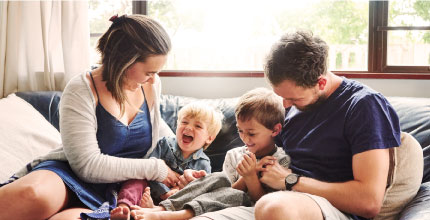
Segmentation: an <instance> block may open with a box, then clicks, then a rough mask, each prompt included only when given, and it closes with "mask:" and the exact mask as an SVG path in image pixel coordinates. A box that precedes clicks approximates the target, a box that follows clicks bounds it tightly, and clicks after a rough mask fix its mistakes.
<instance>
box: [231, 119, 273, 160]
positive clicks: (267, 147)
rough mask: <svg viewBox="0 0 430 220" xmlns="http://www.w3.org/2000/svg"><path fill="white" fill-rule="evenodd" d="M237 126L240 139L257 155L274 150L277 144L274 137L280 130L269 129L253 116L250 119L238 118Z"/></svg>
mask: <svg viewBox="0 0 430 220" xmlns="http://www.w3.org/2000/svg"><path fill="white" fill-rule="evenodd" d="M236 126H237V131H238V132H239V136H240V139H242V141H243V142H244V143H245V144H246V146H247V148H248V151H250V152H252V153H254V154H255V156H257V157H261V156H266V155H267V154H269V153H270V152H272V151H273V147H274V146H275V143H274V140H273V138H274V137H275V136H276V135H277V134H278V133H279V132H276V131H274V130H270V129H267V128H266V127H265V126H264V125H262V124H260V123H259V122H258V121H256V120H255V119H253V118H252V119H251V120H248V121H241V120H237V124H236Z"/></svg>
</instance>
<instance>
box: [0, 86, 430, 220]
mask: <svg viewBox="0 0 430 220" xmlns="http://www.w3.org/2000/svg"><path fill="white" fill-rule="evenodd" d="M60 98H61V92H17V93H16V94H13V95H11V97H7V98H3V99H0V111H1V112H2V114H0V120H1V122H0V123H1V124H0V132H4V131H5V130H7V129H8V128H4V127H5V126H14V127H12V130H13V129H21V128H20V126H24V125H25V126H27V127H28V126H30V128H27V129H26V130H25V131H24V132H23V133H22V134H21V135H22V137H21V138H19V136H18V137H17V136H16V134H15V135H12V136H10V135H8V134H4V133H0V138H1V140H4V139H13V140H12V142H13V144H9V145H17V146H12V147H10V146H6V147H10V149H16V148H23V149H21V150H20V151H19V154H23V155H20V156H19V158H25V159H21V160H18V161H17V160H16V159H15V158H16V157H17V155H13V153H12V154H10V153H9V154H8V155H7V156H6V155H3V154H0V155H2V156H0V163H10V162H7V161H8V160H9V161H15V163H19V166H22V165H24V164H26V163H27V162H28V161H30V160H31V158H33V157H34V156H37V155H40V154H42V153H45V152H47V151H48V150H50V149H51V148H55V147H56V146H57V145H58V144H59V142H60V141H61V140H59V135H58V131H57V130H60V128H59V125H58V103H59V101H60ZM7 99H13V100H7ZM24 100H25V101H24ZM196 100H199V101H203V102H205V103H207V104H209V105H213V106H217V107H218V108H219V109H221V111H222V113H223V114H224V116H225V119H224V123H223V127H222V129H221V131H220V133H219V135H218V136H217V138H216V139H215V141H214V142H213V144H212V145H211V146H210V147H209V148H208V149H207V150H206V153H207V155H208V156H209V157H210V159H211V165H212V170H213V171H220V170H221V169H222V163H223V161H224V156H225V153H226V151H227V150H229V149H231V148H234V147H238V146H242V145H243V143H242V141H241V140H240V138H239V136H238V133H237V131H236V121H235V117H234V106H235V103H236V102H237V100H238V98H228V99H196V98H192V97H183V96H174V95H163V96H162V99H161V107H160V110H161V115H162V117H163V119H164V120H165V121H166V123H167V124H168V125H169V126H170V128H171V129H172V130H173V131H175V129H176V119H177V113H178V110H179V109H180V108H181V107H182V106H184V105H185V104H187V103H189V102H192V101H196ZM388 100H389V101H390V103H391V104H392V106H393V107H394V109H395V110H396V112H397V114H398V115H399V118H400V125H401V129H402V131H404V132H408V133H409V134H411V135H412V136H413V137H414V138H415V139H416V140H417V141H418V142H419V143H420V145H421V147H422V149H423V155H424V173H423V179H422V184H421V187H420V189H419V191H418V193H417V195H416V196H415V198H414V199H413V200H412V201H411V202H410V203H409V204H408V205H407V206H406V207H405V208H404V209H403V210H402V212H401V214H400V218H399V219H401V220H423V219H430V98H416V97H388ZM5 101H8V102H5ZM18 101H19V102H24V103H20V106H19V108H20V109H21V108H27V109H28V110H26V111H27V112H28V111H32V112H36V113H32V114H34V116H32V117H28V118H24V119H23V118H22V117H21V116H18V119H13V118H14V116H13V115H14V114H15V112H16V111H17V112H18V113H17V114H20V112H19V111H18V110H13V109H11V110H9V112H8V114H11V115H8V116H4V115H3V110H2V108H5V109H8V108H13V107H11V105H14V102H18ZM28 103H29V104H28ZM30 104H31V105H30ZM15 108H17V107H15ZM34 109H36V110H37V111H35V110H34ZM22 111H23V110H22ZM39 113H40V114H39ZM1 115H3V117H2V116H1ZM12 119H13V120H22V121H23V122H22V123H21V124H22V125H20V123H19V122H13V123H9V124H7V123H6V124H5V123H3V120H6V121H8V120H9V121H11V120H12ZM38 122H39V124H44V125H43V126H41V125H36V126H35V125H34V124H36V123H38ZM31 126H33V127H31ZM2 127H3V128H2ZM42 127H43V128H42ZM49 127H50V128H49ZM44 129H45V130H44ZM12 130H10V133H14V132H13V131H12ZM41 130H42V131H41ZM32 131H33V132H32ZM15 133H16V132H15ZM32 133H41V134H32ZM33 136H34V137H33ZM27 139H29V140H27ZM19 141H21V142H23V143H28V142H29V141H31V143H28V144H27V145H25V144H22V143H18V142H19ZM2 142H3V141H2ZM15 142H17V143H15ZM35 142H38V143H36V144H34V143H35ZM0 143H1V142H0ZM44 143H45V144H44ZM46 143H48V144H46ZM21 145H25V146H21ZM39 145H43V146H42V148H43V147H45V149H42V150H41V151H40V152H34V149H33V148H35V147H39ZM46 145H51V146H49V147H48V148H46ZM0 147H2V148H5V146H2V145H0ZM0 150H1V149H0ZM25 156H26V157H25ZM5 160H6V161H5ZM19 166H18V167H19ZM1 167H4V166H1ZM7 167H8V168H10V167H13V166H11V165H8V166H7ZM15 167H16V166H15ZM15 167H14V168H11V169H9V170H8V171H7V172H9V173H6V174H5V173H0V181H4V180H5V175H9V174H11V172H13V169H15Z"/></svg>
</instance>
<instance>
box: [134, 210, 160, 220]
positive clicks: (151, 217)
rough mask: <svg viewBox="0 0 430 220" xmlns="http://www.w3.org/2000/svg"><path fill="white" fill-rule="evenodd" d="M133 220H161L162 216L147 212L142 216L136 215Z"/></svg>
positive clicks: (158, 213) (157, 213)
mask: <svg viewBox="0 0 430 220" xmlns="http://www.w3.org/2000/svg"><path fill="white" fill-rule="evenodd" d="M134 219H135V220H139V219H145V220H162V219H163V218H162V216H161V215H160V212H148V213H145V214H142V215H136V216H135V217H134Z"/></svg>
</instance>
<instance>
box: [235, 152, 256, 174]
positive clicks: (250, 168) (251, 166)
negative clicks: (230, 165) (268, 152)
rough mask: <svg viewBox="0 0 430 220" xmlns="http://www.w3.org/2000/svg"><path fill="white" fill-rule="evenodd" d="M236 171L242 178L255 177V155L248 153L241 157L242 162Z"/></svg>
mask: <svg viewBox="0 0 430 220" xmlns="http://www.w3.org/2000/svg"><path fill="white" fill-rule="evenodd" d="M236 171H237V172H238V173H239V175H241V176H243V177H244V178H248V177H251V176H257V158H256V157H255V154H253V153H252V152H249V153H248V154H245V155H243V158H242V160H241V161H240V162H239V164H238V165H237V167H236Z"/></svg>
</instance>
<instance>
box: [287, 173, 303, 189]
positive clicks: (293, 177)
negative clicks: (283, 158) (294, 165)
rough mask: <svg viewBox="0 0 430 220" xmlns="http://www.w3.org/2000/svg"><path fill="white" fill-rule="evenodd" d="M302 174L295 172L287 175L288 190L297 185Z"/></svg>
mask: <svg viewBox="0 0 430 220" xmlns="http://www.w3.org/2000/svg"><path fill="white" fill-rule="evenodd" d="M299 178H300V175H299V174H295V173H290V174H288V176H287V177H285V189H286V190H288V191H291V189H293V186H294V185H296V184H297V183H298V182H299Z"/></svg>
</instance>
